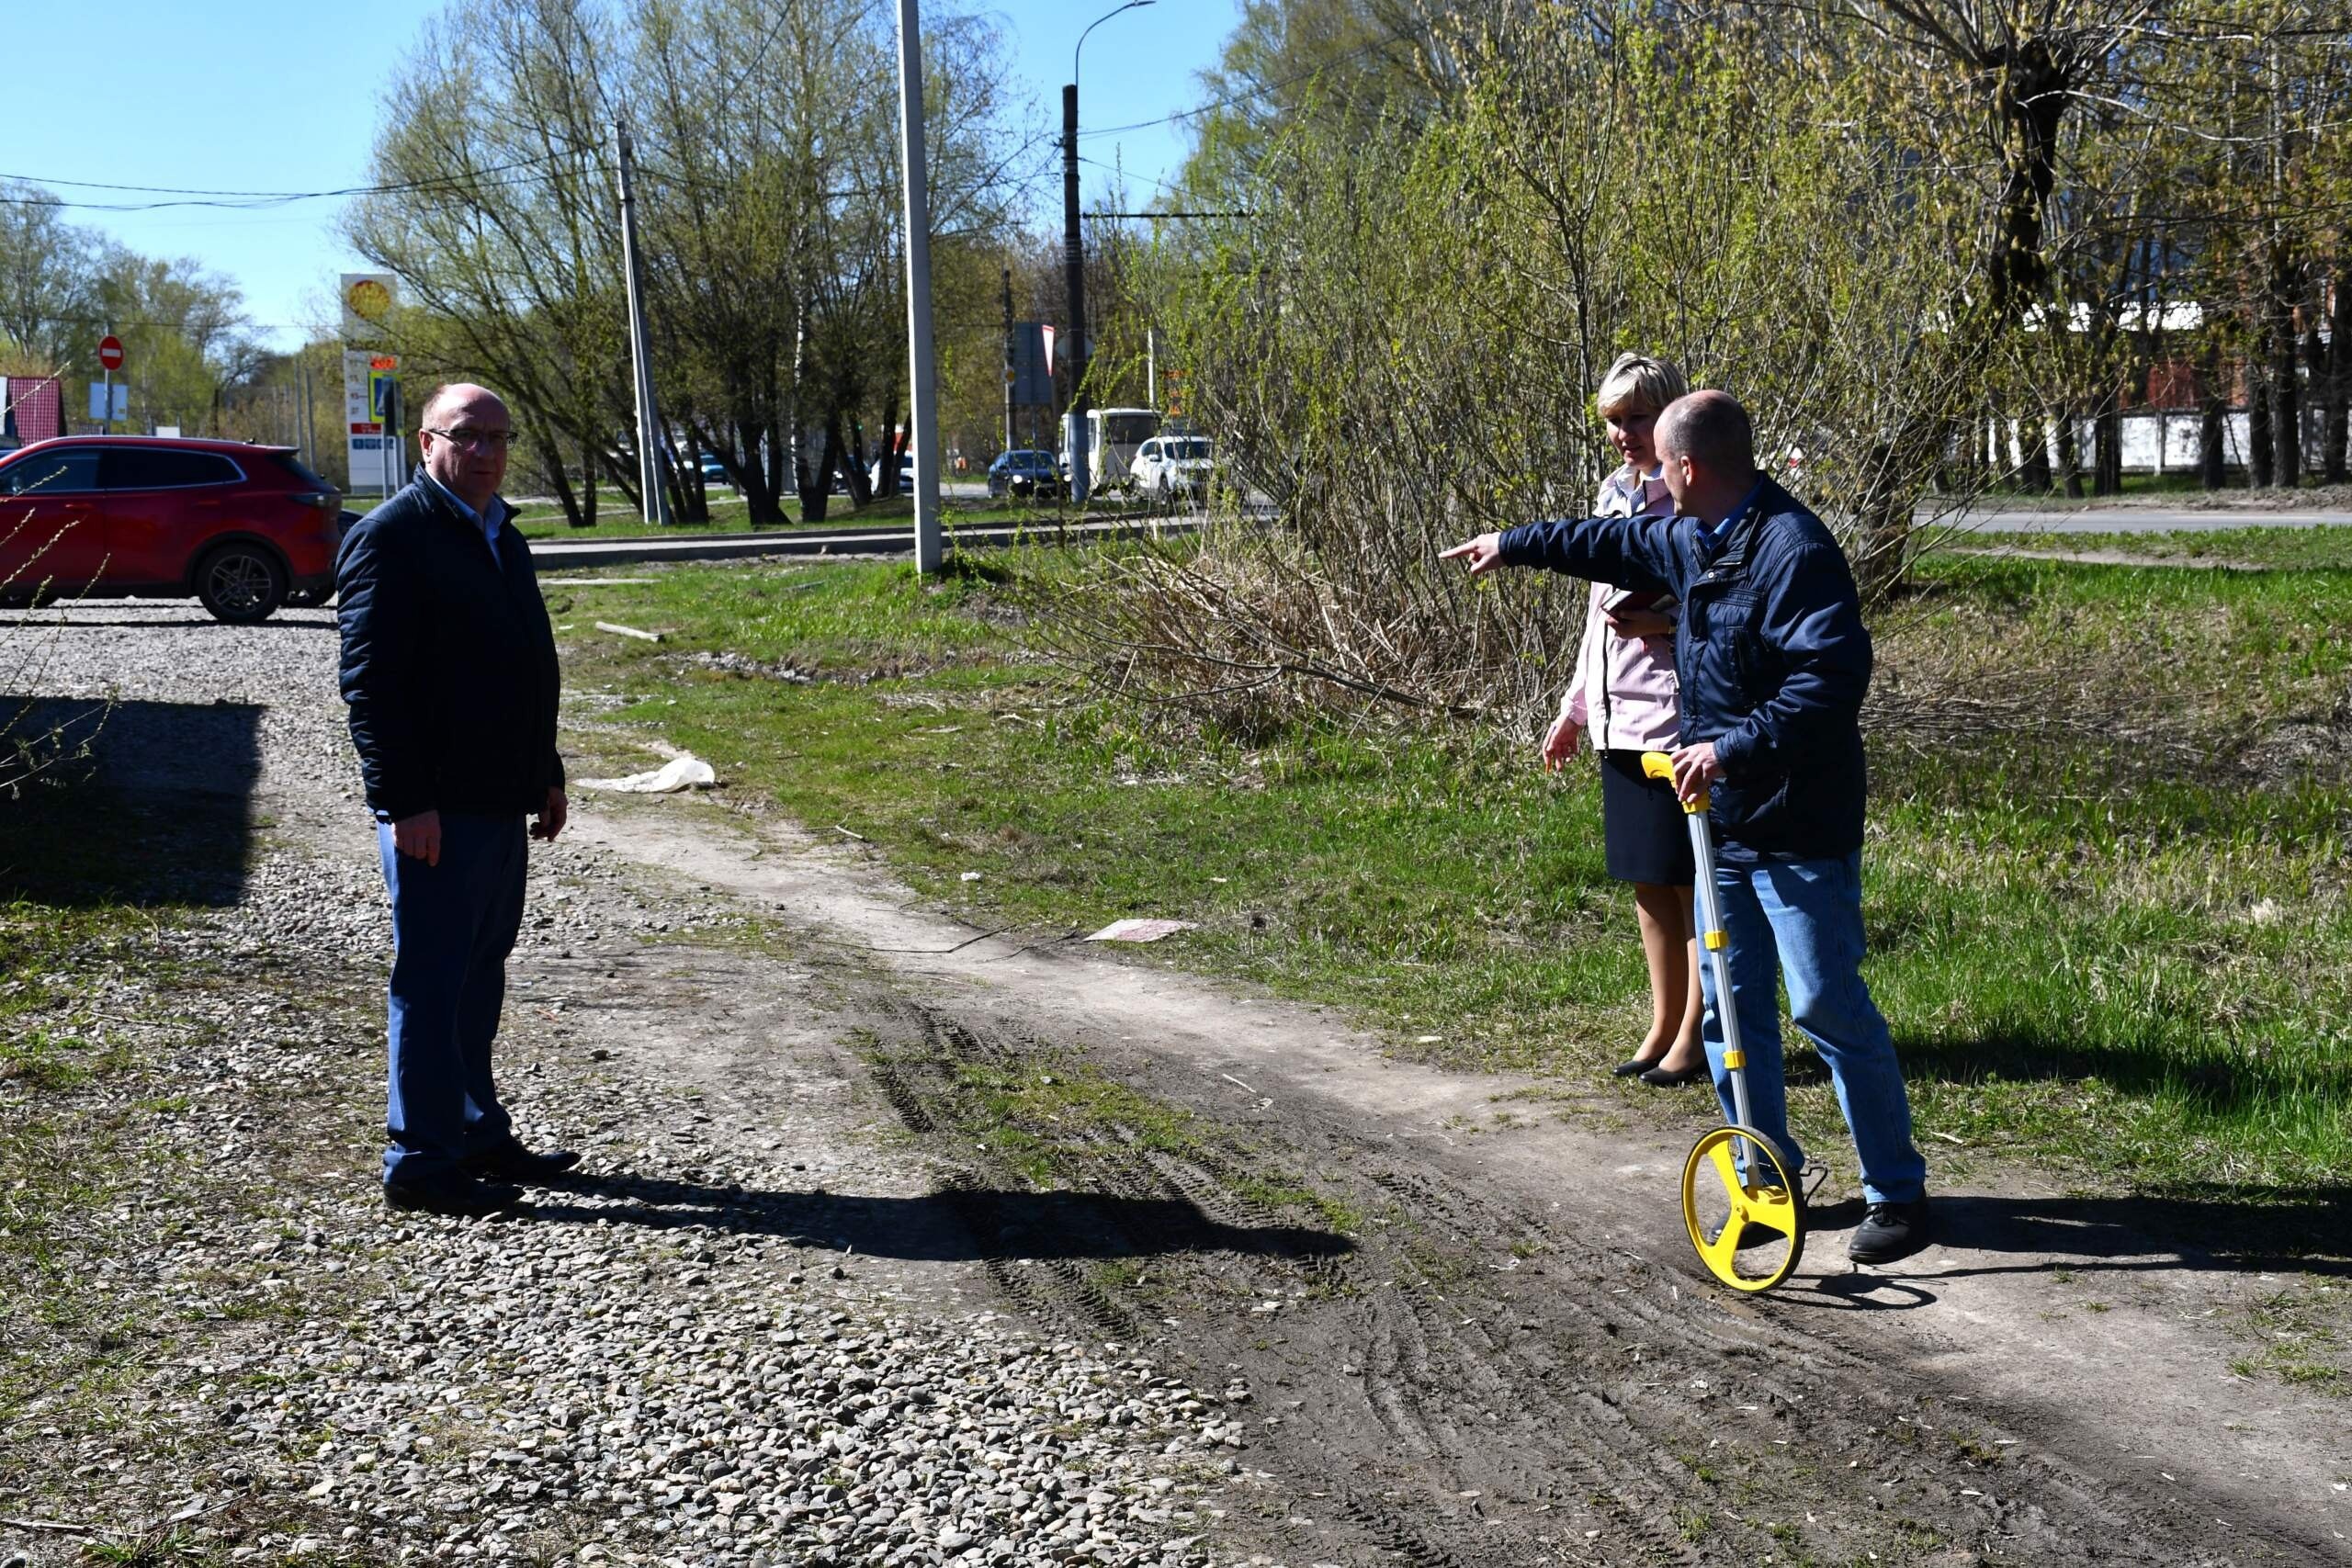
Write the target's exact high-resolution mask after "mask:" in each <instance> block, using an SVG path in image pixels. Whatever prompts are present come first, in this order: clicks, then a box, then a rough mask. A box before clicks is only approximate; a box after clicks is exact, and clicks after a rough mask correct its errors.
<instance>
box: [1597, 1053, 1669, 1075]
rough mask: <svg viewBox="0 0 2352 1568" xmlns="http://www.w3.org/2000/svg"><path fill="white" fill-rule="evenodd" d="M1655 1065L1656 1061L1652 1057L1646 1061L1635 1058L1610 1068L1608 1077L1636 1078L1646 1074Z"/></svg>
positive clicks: (1654, 1057)
mask: <svg viewBox="0 0 2352 1568" xmlns="http://www.w3.org/2000/svg"><path fill="white" fill-rule="evenodd" d="M1657 1063H1658V1059H1657V1057H1656V1056H1652V1057H1651V1058H1650V1059H1649V1060H1647V1061H1644V1060H1643V1059H1642V1058H1641V1057H1639V1056H1636V1057H1634V1059H1633V1060H1632V1061H1630V1062H1620V1063H1618V1064H1617V1065H1616V1066H1613V1067H1611V1068H1610V1069H1609V1076H1610V1077H1619V1078H1637V1077H1641V1076H1642V1075H1643V1074H1644V1073H1645V1072H1648V1071H1649V1070H1650V1069H1651V1068H1652V1067H1655V1066H1657Z"/></svg>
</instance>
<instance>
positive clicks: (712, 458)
mask: <svg viewBox="0 0 2352 1568" xmlns="http://www.w3.org/2000/svg"><path fill="white" fill-rule="evenodd" d="M701 462H702V482H703V483H705V484H707V485H725V484H733V483H734V482H735V481H734V480H733V479H729V478H728V477H727V465H726V464H724V463H722V462H720V461H719V460H718V453H716V452H705V453H703V454H702V457H701Z"/></svg>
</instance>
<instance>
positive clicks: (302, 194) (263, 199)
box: [0, 146, 601, 212]
mask: <svg viewBox="0 0 2352 1568" xmlns="http://www.w3.org/2000/svg"><path fill="white" fill-rule="evenodd" d="M581 152H589V153H591V154H592V155H594V153H595V152H596V149H594V148H593V147H580V146H574V147H569V148H565V149H562V150H560V151H559V152H549V153H545V154H542V155H541V156H539V157H537V158H520V159H517V160H515V162H513V163H511V164H492V165H491V166H490V167H488V168H486V169H469V170H465V171H462V172H460V173H457V174H449V175H431V176H429V177H427V178H424V179H420V180H398V181H393V182H391V183H389V184H384V185H370V186H337V187H336V188H334V189H332V190H202V189H190V188H187V187H184V186H138V185H109V184H106V183H103V182H100V181H96V180H61V179H49V178H44V177H43V176H41V175H7V174H0V180H5V181H14V182H17V183H18V184H22V185H28V186H65V187H66V188H68V189H73V190H108V191H123V192H129V193H132V194H136V195H141V196H162V197H170V198H171V199H169V200H164V201H128V202H112V201H71V200H68V199H66V198H65V197H55V196H49V195H46V194H43V195H40V196H0V203H6V205H9V206H12V207H54V208H72V209H79V210H82V211H86V212H153V211H158V210H161V209H165V208H175V207H218V208H226V209H232V210H234V211H260V210H265V209H269V208H273V207H283V206H285V205H287V204H288V203H289V202H296V201H319V200H323V199H327V198H330V197H351V196H390V195H394V194H397V193H399V192H401V191H413V190H462V189H464V188H466V187H467V186H473V185H480V184H481V183H482V181H483V180H484V178H485V177H487V176H489V175H503V174H509V173H512V172H513V171H515V170H516V169H536V168H541V167H544V166H545V165H546V164H552V163H554V162H556V161H557V160H558V159H562V158H570V157H574V156H577V155H578V154H579V153H581ZM599 166H600V167H601V163H600V165H599ZM546 177H548V176H547V175H530V176H527V177H526V178H523V179H514V180H498V181H495V182H493V183H495V184H499V185H527V184H529V183H531V181H532V180H534V179H544V178H546Z"/></svg>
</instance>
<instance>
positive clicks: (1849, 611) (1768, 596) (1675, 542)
mask: <svg viewBox="0 0 2352 1568" xmlns="http://www.w3.org/2000/svg"><path fill="white" fill-rule="evenodd" d="M1502 558H1503V559H1504V560H1505V561H1506V562H1508V563H1510V564H1511V565H1514V566H1543V567H1549V568H1550V569H1551V570H1554V571H1563V572H1566V573H1568V574H1570V575H1571V576H1575V577H1586V578H1595V579H1598V580H1599V581H1602V582H1608V583H1613V584H1615V585H1617V586H1618V587H1621V588H1640V589H1648V590H1653V591H1659V592H1668V593H1671V594H1673V595H1674V596H1675V597H1676V598H1677V599H1679V600H1680V601H1681V602H1682V608H1681V610H1680V612H1679V619H1678V621H1677V624H1676V626H1675V630H1674V670H1675V677H1676V682H1677V684H1678V685H1679V688H1680V690H1679V693H1678V701H1679V704H1680V705H1681V711H1682V742H1683V744H1684V745H1686V746H1688V745H1696V744H1698V743H1699V742H1701V741H1706V740H1712V741H1713V742H1714V743H1715V759H1716V761H1719V762H1721V763H1722V764H1723V777H1722V778H1720V779H1718V780H1716V781H1715V784H1714V788H1713V808H1712V810H1711V811H1710V813H1709V815H1710V818H1711V819H1712V820H1713V824H1714V828H1715V834H1716V841H1717V846H1718V847H1717V854H1718V856H1719V858H1721V859H1722V860H1723V861H1724V862H1725V863H1732V864H1741V863H1755V862H1758V861H1786V860H1816V859H1821V858H1824V857H1826V856H1832V855H1843V854H1848V853H1850V852H1853V851H1855V850H1858V849H1860V848H1861V846H1862V802H1863V797H1864V795H1865V794H1866V792H1867V789H1868V780H1867V777H1866V773H1865V769H1864V765H1863V760H1862V731H1861V725H1860V716H1861V709H1862V694H1863V693H1865V692H1866V691H1868V690H1869V689H1870V683H1871V637H1870V633H1869V632H1867V631H1865V630H1864V629H1863V627H1862V615H1861V601H1860V595H1859V594H1857V593H1856V592H1855V589H1854V574H1853V572H1852V570H1850V569H1849V567H1848V566H1847V564H1846V555H1845V552H1844V551H1842V550H1840V549H1839V548H1838V541H1837V540H1836V539H1834V538H1832V537H1831V536H1830V534H1829V530H1828V529H1827V528H1826V527H1824V526H1822V523H1821V519H1819V518H1818V517H1815V515H1814V514H1813V513H1810V512H1808V511H1806V510H1805V508H1804V504H1803V503H1802V502H1799V501H1798V500H1797V499H1796V498H1795V497H1794V496H1792V495H1791V494H1789V492H1788V491H1784V490H1782V489H1781V487H1780V486H1779V485H1777V484H1774V483H1773V482H1772V481H1771V480H1770V479H1765V480H1763V481H1761V483H1760V484H1759V485H1758V488H1757V491H1756V493H1755V494H1754V495H1753V496H1752V497H1751V498H1750V499H1749V502H1748V504H1747V506H1746V507H1745V508H1744V509H1743V510H1742V511H1741V512H1740V513H1739V514H1738V515H1736V516H1734V517H1729V518H1726V519H1724V525H1723V527H1722V528H1720V529H1717V530H1715V531H1713V535H1712V536H1711V535H1710V532H1709V530H1708V529H1707V528H1706V527H1705V525H1702V524H1701V523H1700V522H1699V521H1698V520H1697V519H1695V518H1691V517H1672V518H1656V517H1649V518H1645V517H1593V518H1587V519H1585V520H1583V521H1580V522H1559V523H1529V524H1524V525H1521V526H1520V527H1517V528H1513V529H1510V531H1508V532H1507V533H1505V534H1504V535H1503V536H1502Z"/></svg>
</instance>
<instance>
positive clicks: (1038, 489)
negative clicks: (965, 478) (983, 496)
mask: <svg viewBox="0 0 2352 1568" xmlns="http://www.w3.org/2000/svg"><path fill="white" fill-rule="evenodd" d="M1061 487H1062V471H1061V468H1060V467H1059V466H1058V465H1057V463H1056V462H1055V461H1054V455H1053V454H1052V453H1051V452H1039V451H1034V450H1029V449H1026V448H1023V447H1017V446H1016V447H1014V448H1013V449H1012V451H1010V452H1000V453H998V454H997V456H996V461H995V462H993V463H990V464H989V495H990V496H991V497H997V496H1007V495H1018V496H1032V495H1055V494H1058V493H1059V492H1060V491H1061Z"/></svg>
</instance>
